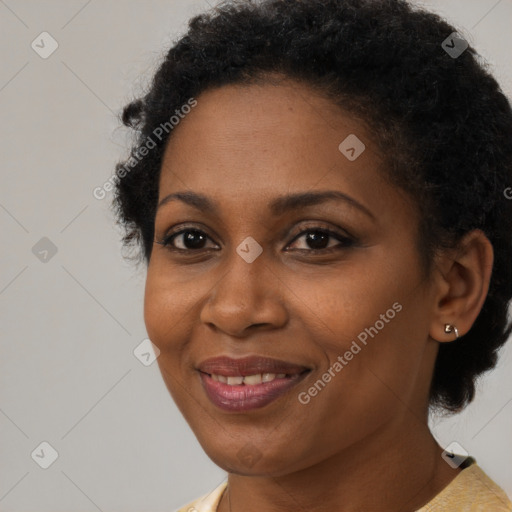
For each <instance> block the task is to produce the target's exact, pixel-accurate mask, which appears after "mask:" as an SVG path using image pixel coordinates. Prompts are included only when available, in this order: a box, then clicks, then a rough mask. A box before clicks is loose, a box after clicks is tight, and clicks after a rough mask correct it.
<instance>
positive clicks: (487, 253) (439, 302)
mask: <svg viewBox="0 0 512 512" xmlns="http://www.w3.org/2000/svg"><path fill="white" fill-rule="evenodd" d="M493 262H494V251H493V248H492V244H491V242H490V241H489V239H488V238H487V237H486V236H485V234H484V232H483V231H481V230H479V229H475V230H473V231H470V232H469V233H467V234H466V235H465V236H464V237H463V238H462V240H461V241H460V243H459V245H458V246H457V248H456V249H454V250H450V251H443V252H442V253H441V254H440V255H438V256H437V265H436V267H437V268H436V271H435V276H434V288H433V289H434V303H433V304H432V306H433V315H432V320H431V323H430V331H429V335H430V337H431V338H433V339H434V340H437V341H439V342H447V341H448V342H449V341H454V340H455V339H456V335H455V332H451V333H446V332H445V325H446V324H451V325H453V326H455V327H456V328H457V330H458V333H459V337H460V336H463V335H464V334H466V333H467V332H468V331H469V330H470V329H471V326H472V325H473V323H474V322H475V320H476V318H477V316H478V314H479V313H480V311H481V309H482V306H483V304H484V302H485V298H486V297H487V292H488V290H489V282H490V280H491V273H492V266H493Z"/></svg>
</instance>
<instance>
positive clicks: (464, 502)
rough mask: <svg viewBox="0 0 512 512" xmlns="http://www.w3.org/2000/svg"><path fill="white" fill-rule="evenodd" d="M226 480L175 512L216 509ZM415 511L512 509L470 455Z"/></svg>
mask: <svg viewBox="0 0 512 512" xmlns="http://www.w3.org/2000/svg"><path fill="white" fill-rule="evenodd" d="M226 486H227V480H226V481H224V482H222V483H221V484H220V485H219V486H218V487H217V488H216V489H214V490H213V491H212V492H210V493H209V494H206V495H205V496H203V497H201V498H199V499H197V500H195V501H193V502H192V503H189V504H188V505H185V506H184V507H182V508H180V509H179V510H177V511H176V512H216V511H217V506H218V504H219V502H220V498H221V496H222V493H223V492H224V490H225V489H226ZM416 512H512V503H511V502H510V500H509V499H508V497H507V495H506V494H505V492H504V491H503V489H501V487H499V486H498V485H497V484H496V483H495V482H494V481H493V480H491V479H490V478H489V477H488V476H487V475H486V474H485V473H484V471H483V470H482V469H481V468H480V466H478V464H477V463H476V461H475V460H474V459H473V458H472V457H471V458H470V461H469V464H468V465H467V466H466V467H465V468H464V469H463V470H462V471H461V472H460V473H459V474H458V475H457V476H456V477H455V478H454V479H453V480H452V481H451V482H450V483H449V484H448V485H447V486H446V487H445V488H444V489H443V490H442V491H441V492H440V493H439V494H438V495H437V496H435V497H434V498H432V500H430V501H429V502H428V503H427V504H426V505H424V506H423V507H421V508H420V509H418V510H417V511H416Z"/></svg>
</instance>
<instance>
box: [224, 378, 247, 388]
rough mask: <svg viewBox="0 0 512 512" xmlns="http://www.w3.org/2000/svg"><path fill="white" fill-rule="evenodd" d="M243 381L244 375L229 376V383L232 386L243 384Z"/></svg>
mask: <svg viewBox="0 0 512 512" xmlns="http://www.w3.org/2000/svg"><path fill="white" fill-rule="evenodd" d="M243 381H244V378H243V377H228V380H227V383H228V384H229V385H230V386H238V385H239V384H242V382H243Z"/></svg>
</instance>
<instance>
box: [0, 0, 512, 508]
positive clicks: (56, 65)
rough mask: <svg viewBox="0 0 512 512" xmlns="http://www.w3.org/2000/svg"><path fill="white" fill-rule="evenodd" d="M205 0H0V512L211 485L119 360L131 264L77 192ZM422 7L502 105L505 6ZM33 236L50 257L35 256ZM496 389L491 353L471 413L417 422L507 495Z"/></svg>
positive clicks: (113, 232)
mask: <svg viewBox="0 0 512 512" xmlns="http://www.w3.org/2000/svg"><path fill="white" fill-rule="evenodd" d="M208 3H210V4H214V3H215V2H214V0H210V2H207V1H206V0H193V1H191V0H166V1H162V0H158V1H151V2H149V1H148V2H143V1H135V0H122V1H115V2H114V1H112V0H108V1H99V0H92V1H86V0H75V1H69V0H67V1H64V0H60V1H44V2H43V1H36V0H0V34H1V36H0V37H1V41H2V45H1V50H0V51H1V61H2V66H1V68H0V109H1V115H2V123H1V128H0V130H1V133H0V141H1V155H2V165H1V173H2V174H1V176H2V187H1V190H0V227H1V233H2V240H1V246H2V249H1V253H0V315H1V318H0V339H1V343H2V346H1V354H2V355H1V358H0V379H1V380H0V428H1V433H2V435H1V441H0V460H1V466H0V510H1V511H2V512H20V511H24V512H31V511H38V512H39V511H40V512H43V511H52V512H61V511H67V512H78V511H94V510H100V511H107V510H109V511H111V510H118V511H123V512H128V511H139V512H140V511H150V510H151V511H154V512H160V511H172V510H174V509H175V508H177V507H178V506H179V505H182V504H184V503H185V502H187V501H188V500H191V499H192V498H195V497H197V496H199V495H201V494H203V493H205V492H207V491H208V490H210V489H212V488H213V487H215V486H216V485H218V484H219V482H220V481H222V480H223V478H224V476H225V473H224V471H222V470H221V469H219V468H218V467H217V466H215V465H214V464H213V463H212V462H211V461H210V460H209V459H208V458H207V457H206V455H205V454H204V453H203V451H202V449H201V448H200V446H199V444H198V443H197V441H196V440H195V437H194V436H193V434H192V433H191V431H190V429H189V427H188V425H187V424H186V423H185V421H184V420H183V419H182V417H181V416H180V413H179V412H178V411H177V409H176V407H175V405H174V404H173V402H172V399H171V398H170V396H169V394H168V392H167V390H166V388H165V386H164V384H163V381H162V379H161V376H160V373H159V371H158V367H157V365H156V363H155V364H153V365H151V366H144V365H143V364H142V363H141V362H140V361H139V360H138V359H136V357H135V356H134V354H133V350H134V349H135V347H137V346H138V345H139V343H141V341H142V340H143V339H145V338H146V337H147V335H146V331H145V327H144V322H143V315H142V304H143V291H144V279H145V272H144V268H143V266H142V267H140V268H139V269H137V268H135V267H134V266H131V265H130V264H129V263H128V262H126V261H124V260H123V259H122V255H121V245H120V242H119V236H120V232H119V231H118V229H117V228H116V227H115V225H114V221H113V218H112V216H111V214H110V212H109V210H108V201H109V200H110V195H108V197H107V198H106V199H104V200H102V201H100V200H97V199H95V198H94V197H93V195H92V191H93V189H94V188H95V187H97V186H101V185H102V184H103V183H104V182H105V180H107V179H108V178H109V176H110V175H111V173H112V172H113V170H114V164H115V162H116V161H118V160H119V159H120V158H122V157H126V155H127V153H128V144H129V139H128V138H127V136H126V131H125V130H124V128H119V123H118V121H117V118H116V115H117V114H118V113H119V112H120V109H121V107H122V106H123V105H124V104H125V103H126V102H127V101H128V100H130V99H131V98H132V97H134V96H136V95H138V93H139V92H140V91H141V87H142V86H143V85H144V84H145V83H147V81H148V80H149V78H150V77H151V74H152V72H153V71H154V70H155V67H156V66H157V64H158V63H159V60H160V58H161V56H162V55H163V53H164V52H165V51H166V50H167V48H168V47H169V45H170V44H171V42H172V40H173V39H174V38H175V37H176V36H178V35H179V34H180V33H181V32H182V31H183V30H184V29H185V26H186V22H187V20H188V19H189V18H190V17H191V16H192V15H193V14H196V13H198V12H200V11H201V10H203V9H205V8H208ZM423 3H424V5H427V6H430V7H431V8H432V9H433V10H436V11H438V12H440V13H442V14H443V15H445V16H446V17H447V18H448V19H449V20H450V21H451V22H452V23H454V24H455V26H456V28H457V29H458V30H459V31H460V32H461V33H462V34H463V35H464V36H465V37H466V39H468V40H469V41H470V42H471V43H472V44H473V45H474V46H475V47H476V48H477V49H478V50H479V51H480V52H481V53H482V55H483V56H484V57H485V58H486V59H488V60H489V62H490V65H491V66H492V67H491V69H492V70H493V71H494V73H495V74H496V76H497V78H498V80H499V81H500V83H501V84H502V87H503V88H504V90H505V92H506V93H507V94H508V95H509V96H510V95H511V94H512V87H511V84H512V81H511V77H512V67H511V64H510V53H509V52H510V48H511V47H512V35H511V32H510V26H511V24H512V0H501V1H497V0H488V1H486V0H471V1H468V0H443V1H441V0H430V1H428V2H423ZM43 31H47V32H49V33H50V34H51V35H52V37H53V38H55V40H56V41H57V42H58V45H59V46H58V49H57V50H56V51H55V53H53V54H52V55H51V56H50V57H49V58H47V59H43V58H41V57H40V56H39V55H38V54H37V53H36V52H35V51H34V50H33V49H32V48H31V43H32V41H33V40H34V39H36V37H37V36H38V35H39V34H40V33H41V32H43ZM46 47H47V46H46ZM456 99H457V92H456V91H454V100H456ZM510 185H511V186H512V183H511V184H510ZM43 237H47V238H48V239H49V240H51V242H52V244H54V246H55V247H56V248H57V253H56V254H54V255H52V253H51V251H50V252H49V253H48V254H45V253H44V252H41V253H40V254H39V256H38V257H36V255H35V254H34V252H33V247H34V246H35V245H36V244H37V243H38V242H39V243H40V244H42V246H41V247H42V248H41V247H39V246H36V248H39V250H41V251H42V250H44V249H45V248H47V245H48V241H42V242H40V240H41V238H43ZM35 252H37V251H35ZM45 257H46V261H41V259H40V258H45ZM511 384H512V348H511V346H510V343H509V344H508V346H507V347H506V348H505V349H504V350H503V351H502V353H501V359H500V362H499V366H498V368H497V369H496V370H495V371H493V372H491V373H489V374H487V375H486V376H485V377H484V378H483V379H481V381H480V383H479V390H480V392H479V394H478V397H477V399H476V400H475V401H474V403H473V404H472V405H471V406H469V407H468V408H467V409H466V410H465V411H464V412H463V413H462V414H459V415H457V416H455V417H453V418H450V419H447V420H441V419H440V418H432V420H431V424H432V427H433V429H434V433H435V435H436V437H437V438H438V440H439V442H440V443H441V445H443V446H447V445H448V444H450V443H451V442H452V441H457V442H458V443H459V444H460V445H462V446H463V447H464V448H465V449H466V450H467V451H469V452H470V454H472V455H473V456H474V457H476V459H477V461H478V462H479V464H480V465H481V466H482V467H483V468H484V470H485V471H486V472H487V473H488V474H489V475H490V476H491V478H493V479H494V480H495V481H496V482H497V483H498V484H500V485H501V486H502V487H503V488H504V489H505V490H506V492H507V493H508V494H509V495H512V473H511V472H510V463H511V459H512V436H511V432H512V385H511ZM43 441H46V442H48V443H50V445H51V446H53V447H54V448H55V449H56V450H57V452H58V454H59V456H58V458H57V460H56V461H55V462H54V463H53V464H52V465H51V466H50V467H49V468H48V469H42V468H41V467H40V466H39V465H38V464H36V462H35V460H37V457H34V459H35V460H34V459H33V458H32V456H31V454H32V453H33V451H34V450H35V449H36V448H38V447H39V445H40V443H41V442H43ZM39 451H40V449H39ZM36 453H37V450H36ZM48 453H49V452H48V451H46V452H45V455H44V456H45V457H47V456H48ZM411 457H414V454H411ZM42 458H44V457H40V459H42ZM418 463H421V461H418Z"/></svg>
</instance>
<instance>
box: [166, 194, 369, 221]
mask: <svg viewBox="0 0 512 512" xmlns="http://www.w3.org/2000/svg"><path fill="white" fill-rule="evenodd" d="M171 201H182V202H184V203H186V204H188V205H190V206H192V207H193V208H195V209H196V210H199V211H201V212H205V213H210V214H213V215H217V216H218V215H219V209H218V206H217V205H216V204H215V203H214V202H213V201H212V200H211V199H210V198H208V197H207V196H205V195H203V194H199V193H197V192H190V191H187V192H174V193H173V194H169V195H167V196H165V197H164V198H163V199H162V200H161V201H160V202H159V203H158V206H157V210H158V209H159V208H160V207H162V206H164V205H165V204H168V203H170V202H171ZM326 201H343V202H345V203H348V204H349V205H350V206H353V207H355V208H357V209H359V210H360V211H362V212H363V213H365V214H366V215H367V216H369V217H371V218H372V219H373V220H375V215H373V213H372V212H371V211H370V210H368V208H366V207H365V206H363V205H362V204H361V203H359V202H358V201H356V200H355V199H354V198H352V197H350V196H348V195H346V194H344V193H343V192H340V191H338V190H322V191H315V192H299V193H295V194H288V195H285V196H280V197H277V198H275V199H273V200H272V201H271V202H270V204H269V209H270V212H271V213H272V214H273V215H274V216H278V215H283V214H284V213H286V212H287V211H290V210H296V209H299V208H306V207H308V206H314V205H317V204H321V203H324V202H326Z"/></svg>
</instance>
